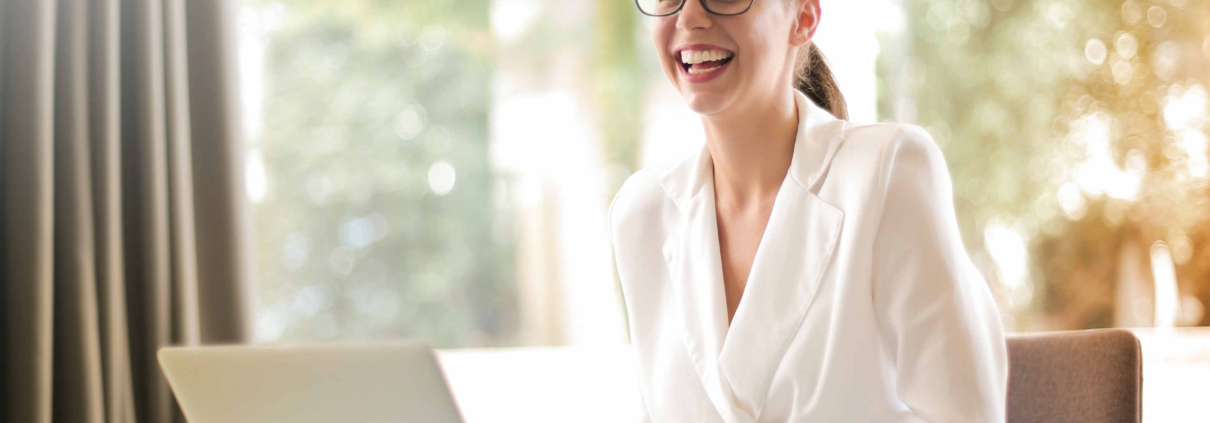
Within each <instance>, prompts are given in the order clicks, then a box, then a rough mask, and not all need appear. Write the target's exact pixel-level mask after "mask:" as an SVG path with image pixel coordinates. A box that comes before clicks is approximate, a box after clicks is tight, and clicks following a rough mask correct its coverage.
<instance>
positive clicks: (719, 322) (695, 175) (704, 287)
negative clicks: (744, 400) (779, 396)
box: [662, 147, 751, 423]
mask: <svg viewBox="0 0 1210 423" xmlns="http://www.w3.org/2000/svg"><path fill="white" fill-rule="evenodd" d="M712 175H713V164H712V162H711V161H710V154H709V151H708V150H706V148H705V147H703V148H702V152H701V153H700V154H699V155H698V156H697V157H696V160H686V161H684V162H682V163H681V164H679V165H678V166H677V167H674V168H673V169H671V170H670V172H669V173H668V174H666V175H665V176H664V179H663V181H662V182H663V185H664V188H665V189H666V190H668V192H669V194H670V195H672V197H673V199H674V201H675V202H676V203H677V207H678V208H679V209H680V222H679V224H678V225H677V226H676V228H675V229H674V230H673V231H672V233H671V234H670V235H669V237H668V239H667V241H666V242H665V243H664V247H663V252H664V259H665V260H666V261H667V265H668V271H669V276H670V277H671V281H672V287H673V292H674V297H675V299H676V310H677V315H678V317H679V318H680V321H681V322H682V324H683V325H684V328H683V332H682V334H683V338H684V342H685V349H686V350H687V352H688V353H689V358H690V360H692V361H693V365H694V368H696V369H697V372H698V375H699V376H700V377H701V380H702V384H703V386H704V387H705V388H706V389H705V390H706V393H707V395H708V396H709V397H710V402H711V403H713V404H714V406H715V408H716V409H717V410H718V411H719V414H720V415H722V417H723V419H724V420H725V421H727V422H730V423H738V422H748V421H751V420H749V419H747V417H746V416H743V415H740V414H736V412H735V410H734V407H733V406H732V404H731V399H730V398H731V388H730V386H728V385H727V382H726V380H725V379H724V378H723V377H722V376H721V373H720V371H719V366H718V357H719V353H720V352H721V351H722V348H723V339H724V337H725V336H726V334H727V305H726V298H725V295H724V293H723V276H722V259H721V256H720V254H719V245H718V224H717V220H716V216H715V213H714V178H713V176H712Z"/></svg>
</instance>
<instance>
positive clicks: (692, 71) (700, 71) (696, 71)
mask: <svg viewBox="0 0 1210 423" xmlns="http://www.w3.org/2000/svg"><path fill="white" fill-rule="evenodd" d="M721 67H723V66H722V65H719V66H715V67H712V68H708V69H697V68H689V74H690V75H701V74H703V73H707V72H714V71H715V70H717V69H718V68H721Z"/></svg>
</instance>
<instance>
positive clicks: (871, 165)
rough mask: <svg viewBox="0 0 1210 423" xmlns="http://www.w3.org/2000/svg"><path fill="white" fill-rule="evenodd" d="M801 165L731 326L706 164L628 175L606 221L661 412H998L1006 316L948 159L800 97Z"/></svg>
mask: <svg viewBox="0 0 1210 423" xmlns="http://www.w3.org/2000/svg"><path fill="white" fill-rule="evenodd" d="M795 99H796V104H797V107H798V111H799V113H798V116H799V126H798V135H797V136H796V139H795V144H794V157H793V158H792V160H791V163H790V169H789V172H788V173H787V175H786V179H785V181H784V182H783V183H782V185H781V188H780V190H779V191H778V193H777V197H776V200H775V202H774V205H773V210H772V212H771V215H770V217H769V223H768V225H767V227H766V229H765V232H764V235H763V236H762V238H761V241H760V245H759V246H758V248H757V252H756V257H755V259H754V261H753V263H752V270H751V273H750V275H749V280H748V283H747V285H746V287H745V290H744V293H743V298H742V299H741V301H740V304H739V308H738V309H737V310H736V312H735V316H734V318H733V321H732V322H731V324H730V327H728V322H727V306H726V299H725V296H724V295H725V294H724V292H723V278H722V265H721V260H720V255H719V243H718V227H717V222H716V220H715V209H714V178H713V169H712V166H713V162H712V161H711V158H710V153H709V150H708V149H706V148H705V147H704V146H703V147H702V149H701V151H700V153H698V154H695V155H692V156H691V157H688V158H686V159H685V160H683V161H680V162H678V163H673V164H670V165H665V166H659V167H652V168H647V169H644V170H641V171H639V172H637V173H635V174H634V175H633V176H631V177H630V178H629V179H627V181H626V183H625V184H624V185H623V187H622V189H621V190H619V192H618V194H617V196H616V197H615V198H614V200H613V204H612V205H610V211H609V231H610V241H611V242H612V243H613V246H614V251H615V255H616V257H617V265H618V272H619V274H620V275H621V282H622V291H623V296H624V298H625V301H626V308H627V314H628V317H629V322H630V336H631V341H632V342H633V343H634V346H635V348H636V350H637V351H638V369H639V385H640V388H641V392H642V398H643V402H644V404H645V407H646V416H647V419H648V420H650V421H656V422H729V423H739V422H787V421H795V422H799V421H813V422H963V423H968V422H1003V421H1004V419H1005V400H1006V391H1007V380H1008V362H1007V356H1006V352H1005V345H1004V335H1003V329H1002V328H1001V325H1000V316H999V314H998V312H997V311H996V305H995V303H994V301H993V300H992V297H991V294H990V291H989V290H988V287H987V285H986V283H985V282H984V281H983V278H982V277H981V276H980V274H979V272H978V271H977V270H976V269H975V267H974V266H973V265H972V263H971V261H970V258H969V257H968V256H967V254H966V250H965V249H964V248H963V246H962V240H961V238H960V236H959V234H958V226H957V221H956V217H955V215H954V207H953V202H952V201H953V200H952V195H953V194H952V188H951V182H950V179H949V173H948V171H947V169H946V165H945V159H944V158H943V157H942V154H941V151H940V150H939V149H938V148H937V147H936V145H934V143H933V141H932V139H931V138H930V137H929V135H928V133H927V132H925V131H924V130H922V129H921V128H919V127H917V126H913V125H907V124H893V123H892V124H875V125H860V126H855V125H850V124H848V122H846V121H843V120H838V119H836V118H835V117H833V116H832V115H831V114H830V113H828V112H827V111H826V110H823V109H822V108H820V107H819V106H817V105H816V104H814V102H812V101H811V100H810V99H808V98H807V97H806V96H805V95H803V94H802V93H799V92H798V91H795Z"/></svg>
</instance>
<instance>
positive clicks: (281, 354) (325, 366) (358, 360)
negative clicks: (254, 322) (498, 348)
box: [158, 342, 462, 423]
mask: <svg viewBox="0 0 1210 423" xmlns="http://www.w3.org/2000/svg"><path fill="white" fill-rule="evenodd" d="M158 357H159V361H160V368H162V369H163V370H164V375H165V376H167V377H168V384H169V385H170V386H171V387H172V391H173V392H174V393H175V394H176V398H177V402H178V403H180V406H181V411H183V412H184V414H185V418H186V419H187V420H188V421H189V422H191V423H243V422H249V423H251V422H256V423H278V422H280V423H286V422H290V423H321V422H322V423H329V422H366V423H377V422H392V423H398V422H432V423H461V422H462V416H461V414H460V413H459V411H458V407H457V405H456V404H455V402H454V398H453V396H452V395H451V394H450V390H449V387H448V386H447V383H446V380H445V375H444V373H443V372H442V371H441V367H440V366H439V365H438V363H437V358H436V356H435V355H434V354H433V350H432V348H430V347H428V346H427V345H424V344H419V343H399V342H397V343H375V344H331V345H310V346H262V347H257V346H215V347H168V348H162V349H160V351H159V354H158Z"/></svg>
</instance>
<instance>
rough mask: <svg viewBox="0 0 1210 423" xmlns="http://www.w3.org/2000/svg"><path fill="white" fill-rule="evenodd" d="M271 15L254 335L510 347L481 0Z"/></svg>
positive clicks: (294, 4)
mask: <svg viewBox="0 0 1210 423" xmlns="http://www.w3.org/2000/svg"><path fill="white" fill-rule="evenodd" d="M282 4H284V5H285V10H286V12H285V21H284V24H283V25H282V26H281V28H280V29H279V30H277V31H275V32H273V33H272V34H271V35H270V37H269V39H268V46H267V54H266V56H267V57H266V60H265V78H264V79H265V81H266V87H265V103H264V129H263V135H262V137H261V138H260V139H259V140H258V142H257V144H256V148H258V149H259V151H260V152H261V154H262V155H263V157H264V162H265V167H266V169H268V174H269V176H270V179H269V187H270V188H269V190H268V191H267V195H266V196H265V198H264V199H263V200H262V201H261V202H260V203H259V204H257V205H256V206H255V217H254V218H255V223H256V228H255V231H256V234H257V235H256V239H257V252H258V257H257V261H258V266H257V272H258V274H257V281H258V289H259V295H260V297H261V305H262V310H261V315H262V318H261V319H262V321H263V322H262V324H263V325H265V326H267V328H266V329H263V330H262V332H266V331H267V332H269V333H270V334H271V335H270V336H272V335H280V338H279V339H282V340H301V339H316V338H318V339H325V338H332V337H343V338H364V337H408V338H418V339H424V340H428V341H429V342H432V343H434V344H435V345H438V346H447V347H448V346H474V345H485V344H501V343H505V344H506V343H509V342H511V341H510V340H511V338H510V337H511V336H512V334H513V332H514V331H515V328H516V298H515V295H514V292H515V289H513V287H512V286H513V283H514V281H513V275H514V273H515V272H514V271H513V269H512V266H513V260H512V240H511V237H510V236H507V231H508V228H509V227H508V225H507V224H506V223H507V222H509V220H507V219H501V218H500V213H498V211H497V210H496V207H495V202H494V201H493V198H494V196H495V195H496V194H495V193H494V191H493V182H494V180H493V175H492V172H491V169H490V166H489V163H488V146H487V143H488V134H487V122H488V110H487V108H488V104H490V101H489V91H490V90H489V84H488V82H489V78H490V75H491V72H490V71H491V69H490V67H489V66H490V53H491V45H490V43H488V42H485V40H490V38H488V34H487V33H486V32H485V31H486V28H487V10H488V6H489V2H488V1H486V0H475V1H471V0H460V1H408V2H395V1H384V0H379V1H372V0H364V1H339V2H332V1H316V0H292V1H286V2H282ZM440 161H444V162H447V163H449V164H450V165H451V166H452V167H453V168H454V169H455V172H456V177H455V183H454V186H453V188H452V190H451V191H449V193H448V194H445V195H443V196H442V195H437V194H436V193H435V191H434V190H432V189H430V182H429V174H430V168H431V167H432V166H434V163H437V162H440ZM501 222H504V223H501ZM265 322H267V323H265ZM276 331H280V332H279V333H274V332H276Z"/></svg>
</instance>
